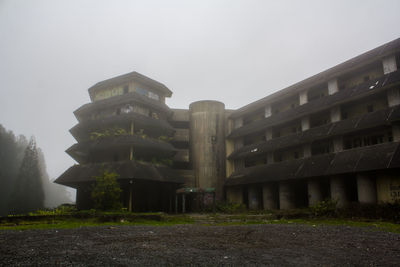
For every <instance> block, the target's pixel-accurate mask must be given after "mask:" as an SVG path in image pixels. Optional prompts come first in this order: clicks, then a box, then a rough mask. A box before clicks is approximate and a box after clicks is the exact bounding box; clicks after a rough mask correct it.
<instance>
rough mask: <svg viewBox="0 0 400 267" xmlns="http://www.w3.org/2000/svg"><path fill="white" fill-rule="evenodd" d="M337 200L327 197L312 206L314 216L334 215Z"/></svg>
mask: <svg viewBox="0 0 400 267" xmlns="http://www.w3.org/2000/svg"><path fill="white" fill-rule="evenodd" d="M336 206H337V200H332V199H326V200H323V201H320V202H318V203H316V204H315V205H313V206H312V207H311V211H312V213H313V214H314V216H333V215H335V214H336Z"/></svg>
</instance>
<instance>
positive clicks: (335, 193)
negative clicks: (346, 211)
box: [330, 176, 349, 208]
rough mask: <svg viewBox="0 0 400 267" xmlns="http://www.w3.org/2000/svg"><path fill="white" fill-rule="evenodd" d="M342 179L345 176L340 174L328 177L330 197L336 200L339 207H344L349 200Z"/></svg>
mask: <svg viewBox="0 0 400 267" xmlns="http://www.w3.org/2000/svg"><path fill="white" fill-rule="evenodd" d="M344 179H345V177H342V176H332V177H331V179H330V185H331V199H332V200H334V201H337V206H338V207H340V208H342V207H345V206H346V205H347V204H348V202H349V199H348V196H347V190H346V184H345V181H344Z"/></svg>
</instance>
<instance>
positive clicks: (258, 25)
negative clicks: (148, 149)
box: [0, 0, 400, 179]
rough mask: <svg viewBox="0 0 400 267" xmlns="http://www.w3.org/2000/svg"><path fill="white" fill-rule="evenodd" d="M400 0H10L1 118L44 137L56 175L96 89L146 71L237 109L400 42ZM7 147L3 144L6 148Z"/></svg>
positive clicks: (5, 6) (2, 16)
mask: <svg viewBox="0 0 400 267" xmlns="http://www.w3.org/2000/svg"><path fill="white" fill-rule="evenodd" d="M399 11H400V1H398V0H394V1H384V0H383V1H378V0H376V1H365V0H364V1H359V0H357V1H351V0H347V1H338V0H335V1H306V0H303V1H262V0H260V1H252V0H243V1H234V0H227V1H217V0H210V1H205V0H199V1H189V0H186V1H167V0H164V1H149V0H146V1H117V0H112V1H99V0H93V1H72V0H65V1H55V0H49V1H40V0H39V1H33V0H31V1H30V0H25V1H22V0H21V1H20V0H9V1H8V0H0V93H1V94H0V124H3V126H4V127H6V128H7V129H11V130H13V131H14V133H16V134H24V135H26V136H27V137H29V136H31V135H34V136H35V137H36V140H37V143H38V146H39V147H41V148H42V150H43V151H44V153H45V158H46V163H47V166H48V171H49V174H50V177H51V179H54V178H56V177H58V176H59V175H60V174H61V173H62V172H64V171H65V170H66V169H67V168H68V167H70V166H71V165H73V164H74V161H73V160H72V159H71V158H70V157H69V156H68V155H67V154H66V153H65V152H64V151H65V149H67V148H68V147H69V146H71V145H72V144H73V143H75V140H74V139H73V137H72V136H71V135H70V134H69V132H68V130H69V129H70V128H72V127H73V126H74V125H75V124H76V123H77V121H76V119H75V117H74V116H73V113H72V112H73V111H74V110H76V109H77V108H78V107H80V106H81V105H83V104H85V103H87V102H89V96H88V92H87V89H88V88H89V87H90V86H92V85H93V84H95V83H97V82H99V81H101V80H104V79H108V78H111V77H114V76H117V75H120V74H124V73H128V72H131V71H137V72H139V73H142V74H144V75H146V76H148V77H150V78H153V79H155V80H157V81H159V82H161V83H164V84H165V85H166V86H167V87H169V88H170V89H171V90H172V91H173V92H174V93H173V95H172V98H171V99H168V100H167V104H168V105H169V106H170V107H173V108H188V106H189V104H190V103H191V102H193V101H197V100H205V99H213V100H219V101H222V102H224V103H225V105H226V108H231V109H236V108H239V107H242V106H244V105H246V104H249V103H250V102H252V101H255V100H257V99H259V98H261V97H264V96H266V95H268V94H270V93H272V92H275V91H277V90H279V89H282V88H285V87H287V86H289V85H291V84H293V83H295V82H298V81H301V80H303V79H305V78H307V77H309V76H311V75H314V74H316V73H318V72H321V71H323V70H325V69H327V68H330V67H332V66H334V65H336V64H339V63H341V62H343V61H345V60H347V59H350V58H352V57H354V56H357V55H359V54H361V53H363V52H365V51H368V50H370V49H373V48H375V47H377V46H379V45H381V44H384V43H386V42H389V41H391V40H393V39H396V38H398V37H400V30H399V25H400V16H399ZM0 149H1V148H0Z"/></svg>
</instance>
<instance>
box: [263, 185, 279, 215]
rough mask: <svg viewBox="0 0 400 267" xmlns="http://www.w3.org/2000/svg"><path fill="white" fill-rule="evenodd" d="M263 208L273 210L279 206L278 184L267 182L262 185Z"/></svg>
mask: <svg viewBox="0 0 400 267" xmlns="http://www.w3.org/2000/svg"><path fill="white" fill-rule="evenodd" d="M262 195H263V208H264V209H267V210H273V209H278V208H279V196H278V185H277V184H276V183H269V184H265V185H263V192H262Z"/></svg>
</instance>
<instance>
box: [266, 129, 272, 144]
mask: <svg viewBox="0 0 400 267" xmlns="http://www.w3.org/2000/svg"><path fill="white" fill-rule="evenodd" d="M265 139H266V140H267V141H269V140H271V139H272V129H271V128H267V130H266V131H265Z"/></svg>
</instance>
